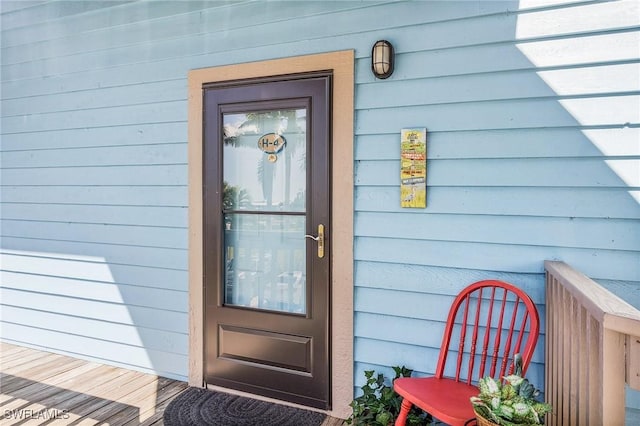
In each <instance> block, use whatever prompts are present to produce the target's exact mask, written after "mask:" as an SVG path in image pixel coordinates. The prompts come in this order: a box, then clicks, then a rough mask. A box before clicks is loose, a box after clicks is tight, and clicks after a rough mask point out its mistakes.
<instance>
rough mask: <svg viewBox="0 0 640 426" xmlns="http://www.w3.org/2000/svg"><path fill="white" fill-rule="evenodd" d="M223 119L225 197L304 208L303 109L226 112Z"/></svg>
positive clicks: (254, 205) (234, 202)
mask: <svg viewBox="0 0 640 426" xmlns="http://www.w3.org/2000/svg"><path fill="white" fill-rule="evenodd" d="M223 125H224V151H223V155H224V183H225V187H226V188H229V193H228V194H227V193H225V203H228V204H229V205H230V206H231V208H233V209H234V210H235V209H243V210H267V211H273V210H276V211H304V210H305V196H306V185H307V178H306V164H305V162H306V109H291V110H279V111H266V112H253V113H237V114H224V116H223ZM225 208H226V207H225Z"/></svg>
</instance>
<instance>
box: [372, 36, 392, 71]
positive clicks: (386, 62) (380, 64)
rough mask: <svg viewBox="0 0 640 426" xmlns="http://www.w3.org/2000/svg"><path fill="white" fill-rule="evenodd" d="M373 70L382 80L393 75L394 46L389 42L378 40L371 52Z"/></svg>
mask: <svg viewBox="0 0 640 426" xmlns="http://www.w3.org/2000/svg"><path fill="white" fill-rule="evenodd" d="M371 70H372V71H373V75H375V76H376V77H378V78H380V79H385V78H388V77H389V76H390V75H391V74H392V73H393V46H392V45H391V43H389V42H388V41H387V40H378V41H376V43H375V44H374V45H373V49H372V50H371Z"/></svg>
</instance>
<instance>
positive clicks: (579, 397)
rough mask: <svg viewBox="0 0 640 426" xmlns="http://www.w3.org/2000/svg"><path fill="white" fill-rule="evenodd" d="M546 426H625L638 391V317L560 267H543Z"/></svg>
mask: <svg viewBox="0 0 640 426" xmlns="http://www.w3.org/2000/svg"><path fill="white" fill-rule="evenodd" d="M545 269H546V313H547V317H546V318H547V321H546V327H547V330H546V339H545V348H546V349H545V363H546V365H545V367H546V368H545V369H546V371H545V396H546V399H547V402H548V403H550V404H551V405H552V406H553V412H552V414H550V415H548V416H547V417H546V424H547V425H589V426H591V425H593V426H600V425H607V426H608V425H613V426H617V425H624V423H625V414H626V413H625V383H627V384H629V386H631V387H632V388H634V389H638V388H640V337H637V336H638V335H639V334H640V333H639V331H640V311H638V310H637V309H635V308H634V307H633V306H631V305H629V304H628V303H626V302H625V301H623V300H622V299H620V298H619V297H617V296H615V295H614V294H612V293H611V292H609V291H607V290H606V289H604V288H603V287H601V286H600V285H598V284H597V283H596V282H595V281H593V280H591V279H590V278H588V277H586V276H585V275H583V274H581V273H579V272H577V271H575V270H574V269H572V268H571V267H570V266H569V265H567V264H565V263H563V262H551V261H547V262H545Z"/></svg>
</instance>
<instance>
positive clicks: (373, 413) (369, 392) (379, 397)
mask: <svg viewBox="0 0 640 426" xmlns="http://www.w3.org/2000/svg"><path fill="white" fill-rule="evenodd" d="M392 368H393V371H394V372H395V377H394V378H393V380H395V379H397V378H399V377H410V376H411V373H413V370H411V369H408V368H406V367H405V366H402V367H392ZM364 375H365V377H366V379H367V382H366V383H365V384H364V385H363V386H362V387H361V389H362V395H360V396H359V397H357V398H356V399H354V400H353V401H352V402H351V404H349V405H350V406H351V408H352V409H353V412H352V414H351V416H350V417H349V418H348V419H347V424H353V425H356V426H388V425H390V424H392V423H393V421H394V420H395V419H396V417H398V414H400V404H401V403H402V397H401V396H400V395H398V394H397V393H396V392H395V391H394V390H393V386H388V385H387V383H386V380H385V377H384V375H383V374H381V373H379V374H376V373H375V371H373V370H367V371H365V372H364ZM392 383H393V382H392ZM407 424H408V425H427V424H430V421H429V418H428V417H427V416H426V415H425V414H424V413H423V412H422V411H421V410H420V409H418V408H416V407H413V408H412V409H411V411H410V412H409V416H408V417H407Z"/></svg>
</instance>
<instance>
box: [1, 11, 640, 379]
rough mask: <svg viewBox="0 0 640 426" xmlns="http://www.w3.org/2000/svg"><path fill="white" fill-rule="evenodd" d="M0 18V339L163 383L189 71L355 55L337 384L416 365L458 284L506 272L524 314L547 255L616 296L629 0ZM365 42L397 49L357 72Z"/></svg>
mask: <svg viewBox="0 0 640 426" xmlns="http://www.w3.org/2000/svg"><path fill="white" fill-rule="evenodd" d="M0 11H1V12H2V24H3V25H2V42H1V48H2V52H1V55H2V64H1V71H2V111H1V115H2V129H1V132H2V135H1V136H2V151H3V152H2V160H1V161H2V174H1V176H0V177H1V182H0V184H1V185H2V191H1V199H0V201H1V202H2V223H1V225H2V230H1V234H2V235H3V238H2V252H3V254H2V256H3V264H2V267H3V270H4V271H3V274H5V275H3V282H2V287H3V290H2V291H3V292H5V293H6V298H5V297H4V294H3V299H2V302H1V303H2V304H3V306H2V308H3V309H5V308H6V309H7V310H5V311H3V312H10V313H11V316H10V320H7V321H8V323H7V324H8V328H6V327H4V323H3V339H6V340H8V341H15V342H18V343H21V344H26V345H32V346H38V345H40V347H43V348H48V349H50V350H54V351H59V352H65V353H69V354H73V355H75V356H79V357H85V358H93V359H98V360H101V361H103V362H109V363H113V364H117V365H120V364H122V365H127V366H130V367H133V368H136V369H139V370H142V371H150V372H160V373H161V374H163V375H167V376H169V377H182V378H184V377H185V376H186V374H187V367H186V347H185V345H186V341H185V336H186V334H187V324H186V309H187V306H186V296H187V293H186V292H187V251H186V241H187V207H188V201H187V149H186V148H187V147H186V140H187V109H186V95H187V93H186V90H187V85H186V75H187V72H188V70H190V69H194V68H202V67H210V66H215V65H226V64H230V63H241V62H249V61H257V60H263V59H273V58H279V57H283V56H294V55H305V54H310V53H318V52H326V51H333V50H341V49H354V50H355V55H356V64H355V66H356V69H355V71H356V74H355V79H356V97H355V105H356V129H355V132H356V146H355V157H356V163H355V166H356V175H355V181H356V186H355V188H354V195H355V232H356V237H355V238H356V240H355V252H354V256H355V272H356V273H355V286H356V292H355V294H356V298H355V309H356V313H355V321H356V336H357V337H356V342H355V358H356V359H355V362H356V365H355V367H356V377H355V378H354V380H355V383H356V384H359V383H362V377H361V376H362V371H363V370H364V369H365V368H370V367H375V368H376V369H379V370H381V371H386V372H387V373H388V375H390V374H391V373H390V371H389V368H388V367H389V366H390V365H400V364H405V365H407V366H408V367H410V368H415V369H416V370H417V373H418V374H429V373H431V372H433V368H434V367H435V359H436V357H437V350H438V346H439V339H440V333H441V327H442V321H443V319H444V317H445V315H446V310H447V307H448V305H449V303H450V300H452V298H453V297H454V295H455V294H456V293H457V292H458V291H459V290H460V289H461V288H463V287H464V286H465V285H467V284H468V283H470V282H472V281H477V280H480V279H489V278H497V279H503V280H505V281H509V282H513V283H514V284H516V285H518V286H520V287H522V288H523V289H525V290H526V291H527V292H528V293H529V294H530V295H531V296H532V298H533V299H534V301H535V302H536V303H537V304H538V307H539V309H540V312H541V314H544V290H543V288H544V281H543V275H542V272H543V271H542V262H543V260H545V259H558V260H564V261H567V262H569V263H571V264H572V265H573V266H574V267H577V268H578V269H580V270H581V271H582V272H585V273H586V274H587V275H589V276H591V277H593V278H596V279H598V280H599V281H601V282H603V283H606V284H608V285H609V286H610V287H612V288H615V289H617V290H618V294H620V295H621V296H622V297H625V298H628V299H633V294H635V293H637V289H638V285H639V284H638V282H640V266H639V265H640V256H639V250H640V235H639V234H640V231H639V229H638V219H640V206H639V204H638V201H637V200H638V199H640V181H639V180H638V179H639V178H640V175H639V176H638V177H635V176H633V170H634V169H633V167H635V166H636V165H637V164H638V161H639V160H640V146H639V145H638V143H637V141H638V138H640V130H639V129H640V109H639V108H638V105H639V104H640V82H639V81H638V78H637V76H638V74H639V71H640V68H639V65H638V63H639V60H640V56H639V54H638V46H639V45H640V18H639V17H638V16H639V14H638V13H637V4H636V3H635V2H603V3H600V2H590V1H584V2H583V1H579V2H573V1H568V2H567V3H566V4H563V3H562V2H555V3H554V4H544V3H543V4H536V3H535V2H532V3H530V4H528V5H527V6H526V8H525V6H524V5H522V4H519V2H493V1H450V2H387V1H381V2H364V3H363V2H321V1H313V2H287V3H272V2H253V1H245V2H232V1H229V2H226V1H225V2H162V3H158V2H147V1H138V2H118V3H116V2H74V3H73V4H64V5H63V4H62V3H59V2H56V1H52V2H32V3H29V4H28V5H24V4H21V2H14V3H6V2H3V3H2V6H1V7H0ZM327 28H330V31H329V32H328V30H327ZM283 29H284V30H283ZM380 38H387V39H389V40H391V41H392V43H393V44H394V46H395V49H396V71H395V73H394V74H393V76H392V77H391V78H389V79H387V80H385V81H379V80H376V79H375V78H374V77H373V76H372V75H371V72H370V63H369V61H370V57H369V56H370V51H371V50H370V49H371V44H372V43H373V41H375V40H377V39H380ZM414 126H425V127H427V128H428V130H429V136H428V157H429V160H428V176H427V183H428V195H427V203H428V205H427V209H426V210H424V211H422V210H407V209H402V208H400V206H399V201H398V200H399V189H398V181H399V162H398V155H399V152H398V138H399V130H400V129H401V128H402V127H414ZM620 167H626V168H627V171H628V172H629V171H631V172H630V173H628V175H627V176H621V173H620V172H619V169H620ZM625 179H626V180H625ZM25 300H29V301H31V300H33V302H34V306H28V304H27V302H25ZM30 309H31V310H32V311H33V313H34V314H33V316H29V312H30ZM165 314H166V315H168V317H165ZM169 319H170V320H171V321H170V323H168V322H167V321H169ZM4 320H5V317H4V314H3V321H4ZM76 320H77V321H78V323H77V325H71V324H75V322H74V321H76ZM11 321H13V322H11ZM67 326H68V327H69V328H66V327H67ZM85 329H86V330H91V329H95V330H96V331H95V333H93V332H83V331H82V330H85ZM5 330H6V332H5ZM416 330H419V331H420V332H418V333H416V332H415V331H416ZM394 331H395V332H394ZM65 333H66V334H65ZM136 333H138V336H137V337H136ZM118 335H121V337H120V338H119V337H118ZM25 336H27V337H25ZM93 342H100V343H99V345H100V346H99V348H100V351H101V353H97V352H92V351H91V349H90V348H91V347H92V344H93ZM542 350H543V345H539V346H538V350H537V352H536V354H537V355H536V359H535V361H534V367H533V368H532V369H531V370H530V376H531V377H532V379H533V381H534V383H536V384H537V385H539V386H540V385H542V378H543V365H542V362H543V361H542V358H541V356H540V354H541V352H540V351H542ZM127 357H129V358H127Z"/></svg>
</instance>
